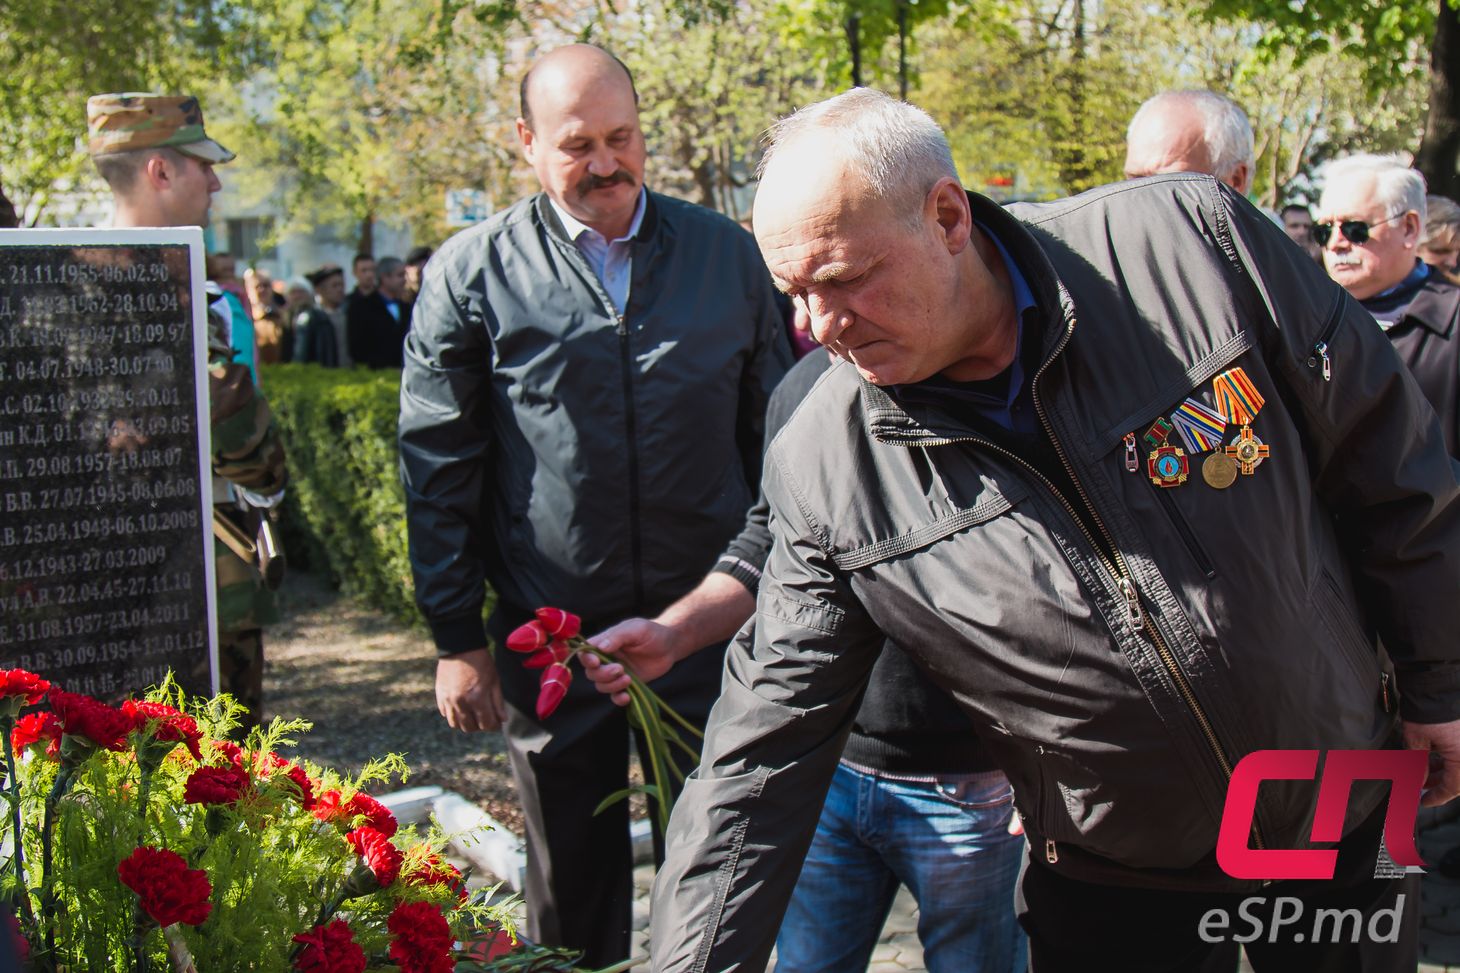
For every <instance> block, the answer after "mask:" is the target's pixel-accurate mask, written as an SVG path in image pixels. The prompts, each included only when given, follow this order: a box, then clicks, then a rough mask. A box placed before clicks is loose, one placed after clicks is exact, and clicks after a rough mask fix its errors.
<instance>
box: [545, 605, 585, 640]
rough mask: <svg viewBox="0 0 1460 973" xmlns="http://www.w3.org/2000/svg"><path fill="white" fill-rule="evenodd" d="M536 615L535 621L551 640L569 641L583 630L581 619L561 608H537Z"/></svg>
mask: <svg viewBox="0 0 1460 973" xmlns="http://www.w3.org/2000/svg"><path fill="white" fill-rule="evenodd" d="M536 614H537V620H538V621H539V622H541V623H542V627H543V628H545V629H547V632H548V634H549V635H551V636H552V637H553V638H557V639H570V638H572V637H573V636H575V635H577V634H578V632H579V630H580V629H582V628H583V620H582V619H581V618H579V617H578V616H577V615H574V614H571V613H570V612H565V611H563V610H562V609H561V608H539V609H538V610H537V613H536Z"/></svg>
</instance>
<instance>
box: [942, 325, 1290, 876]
mask: <svg viewBox="0 0 1460 973" xmlns="http://www.w3.org/2000/svg"><path fill="white" fill-rule="evenodd" d="M1066 338H1067V339H1068V333H1067V334H1066ZM1063 348H1064V342H1061V343H1060V345H1059V347H1058V348H1056V349H1055V354H1054V355H1051V356H1050V361H1053V360H1054V357H1055V355H1058V354H1059V352H1060V350H1061V349H1063ZM1048 364H1049V363H1048V362H1046V363H1045V365H1046V366H1047V365H1048ZM1043 372H1044V369H1043V368H1041V369H1040V370H1039V372H1037V373H1036V374H1035V376H1034V379H1035V381H1038V380H1039V376H1040V374H1043ZM1034 405H1035V409H1036V411H1038V412H1039V416H1040V420H1041V421H1042V422H1044V423H1045V429H1046V431H1047V432H1048V433H1049V437H1050V441H1051V442H1052V443H1054V446H1055V451H1056V452H1057V453H1058V454H1059V457H1060V462H1061V463H1063V464H1064V467H1065V472H1066V473H1068V474H1069V476H1070V482H1071V483H1073V484H1074V485H1075V489H1076V490H1079V491H1080V496H1081V498H1082V499H1083V500H1084V501H1085V505H1086V506H1087V507H1090V499H1089V497H1088V496H1086V494H1085V490H1084V488H1083V487H1082V486H1080V481H1079V480H1077V479H1075V473H1074V470H1072V469H1071V468H1070V463H1069V460H1068V459H1066V457H1065V454H1064V450H1063V449H1061V448H1060V446H1059V442H1058V441H1057V440H1056V439H1055V438H1054V431H1053V430H1052V429H1050V428H1049V423H1048V419H1046V418H1045V415H1044V410H1043V408H1042V407H1041V406H1040V403H1039V397H1038V396H1037V395H1036V396H1035V397H1034ZM954 443H975V444H977V445H979V446H982V447H984V448H986V449H990V450H992V451H994V452H996V453H999V454H1000V455H1002V456H1006V457H1008V458H1009V459H1011V460H1013V461H1014V462H1016V463H1018V464H1019V465H1020V466H1023V467H1024V468H1025V469H1027V470H1028V471H1029V472H1030V473H1032V474H1034V476H1035V477H1036V478H1037V479H1038V480H1039V481H1040V482H1041V483H1043V484H1044V485H1045V486H1046V487H1048V488H1049V492H1050V493H1052V494H1054V497H1055V499H1056V500H1058V501H1059V502H1060V504H1061V506H1063V507H1064V508H1065V511H1066V512H1067V513H1069V515H1070V519H1071V520H1073V521H1074V522H1075V526H1077V527H1079V528H1080V533H1082V534H1084V535H1085V540H1086V541H1088V542H1089V544H1090V548H1091V549H1092V550H1093V551H1094V552H1095V556H1096V557H1098V558H1099V559H1100V562H1101V563H1102V564H1104V565H1105V568H1106V570H1107V571H1109V572H1110V575H1111V577H1113V578H1114V579H1115V585H1116V588H1117V589H1118V590H1119V591H1120V594H1121V598H1122V599H1123V600H1124V603H1125V620H1126V623H1127V624H1128V625H1130V627H1131V629H1132V630H1133V631H1136V632H1146V633H1147V634H1148V635H1149V637H1150V640H1151V642H1152V643H1153V644H1154V645H1155V648H1156V652H1157V654H1158V655H1159V656H1160V658H1161V662H1162V664H1163V665H1164V666H1165V667H1166V670H1167V671H1168V672H1169V673H1170V674H1171V678H1172V680H1173V681H1174V682H1175V683H1176V688H1177V690H1178V691H1179V692H1180V693H1181V697H1182V699H1183V700H1185V702H1186V705H1187V706H1188V707H1189V708H1190V709H1191V711H1192V714H1193V715H1194V716H1195V717H1196V720H1197V723H1198V724H1199V725H1200V726H1201V730H1202V735H1203V736H1204V737H1205V738H1206V741H1207V745H1208V746H1209V747H1210V748H1211V751H1212V754H1213V755H1214V756H1215V757H1216V758H1217V763H1218V764H1219V765H1220V766H1221V768H1222V774H1223V775H1224V776H1225V777H1226V778H1227V779H1228V780H1229V781H1230V780H1231V779H1232V763H1231V761H1229V760H1228V759H1227V755H1226V753H1225V752H1224V751H1223V750H1222V745H1221V743H1220V742H1219V741H1218V740H1217V733H1216V730H1214V729H1213V728H1212V724H1211V720H1210V719H1208V718H1207V715H1206V712H1205V711H1204V710H1203V709H1202V708H1201V704H1200V703H1199V702H1197V699H1196V693H1195V692H1193V690H1192V688H1191V684H1190V683H1189V682H1187V679H1186V674H1185V673H1183V672H1182V671H1181V669H1180V668H1179V667H1178V666H1177V664H1176V657H1175V656H1174V655H1173V654H1172V653H1171V649H1170V648H1169V647H1168V646H1167V645H1166V640H1165V639H1164V638H1162V636H1161V633H1160V632H1159V631H1157V630H1156V627H1155V625H1147V624H1146V615H1145V611H1144V610H1143V609H1142V608H1141V599H1140V594H1139V593H1138V592H1137V591H1136V586H1135V583H1134V582H1133V581H1132V580H1131V578H1130V575H1129V572H1128V570H1126V568H1125V559H1124V558H1123V557H1121V554H1120V551H1119V549H1118V548H1116V546H1115V541H1114V538H1112V537H1111V536H1110V532H1109V531H1108V530H1107V529H1106V528H1105V524H1104V522H1103V521H1101V520H1100V517H1099V515H1098V514H1096V513H1095V511H1094V508H1093V507H1090V512H1091V515H1092V517H1093V519H1094V521H1095V523H1096V524H1098V525H1099V527H1100V530H1101V532H1102V534H1104V536H1105V538H1106V540H1107V541H1108V542H1109V543H1110V550H1111V552H1112V553H1113V554H1114V556H1115V558H1116V561H1112V560H1111V559H1110V558H1107V557H1106V556H1105V553H1104V551H1103V550H1102V549H1101V547H1100V543H1099V542H1098V541H1097V540H1096V539H1095V537H1094V536H1093V535H1092V534H1091V533H1090V530H1089V528H1087V527H1086V526H1085V522H1084V521H1083V520H1081V519H1080V515H1079V514H1078V513H1076V512H1075V508H1074V505H1072V504H1071V503H1070V501H1069V500H1068V499H1066V497H1065V495H1064V494H1063V493H1061V492H1060V491H1059V488H1058V487H1056V486H1055V485H1054V483H1053V482H1052V481H1051V480H1050V479H1049V477H1047V476H1045V475H1044V474H1043V473H1041V472H1040V471H1039V469H1038V468H1037V467H1035V466H1034V465H1032V464H1031V463H1029V462H1028V461H1027V460H1025V459H1024V458H1023V457H1021V456H1017V455H1015V454H1014V453H1011V452H1009V451H1008V450H1007V449H1005V448H1003V447H1002V446H999V445H997V444H996V443H992V442H990V441H988V440H987V439H980V438H979V437H977V436H958V437H954V438H947V437H945V438H943V439H935V440H931V441H929V442H928V443H927V444H926V445H929V446H938V445H952V444H954ZM1117 565H1119V566H1117ZM1252 837H1253V840H1254V841H1255V842H1256V843H1257V847H1259V848H1261V847H1264V844H1263V842H1262V837H1261V834H1260V833H1259V832H1258V830H1257V822H1256V821H1254V822H1253V824H1252ZM1044 856H1045V860H1046V861H1048V862H1049V863H1050V864H1051V865H1053V864H1055V863H1056V862H1057V861H1059V849H1058V847H1057V846H1056V844H1055V842H1054V841H1053V840H1052V839H1046V841H1045V846H1044Z"/></svg>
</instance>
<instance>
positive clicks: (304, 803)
mask: <svg viewBox="0 0 1460 973" xmlns="http://www.w3.org/2000/svg"><path fill="white" fill-rule="evenodd" d="M284 776H286V777H288V778H289V779H290V780H291V781H293V782H294V786H295V787H297V788H299V806H300V807H302V808H304V810H306V811H312V810H314V788H315V786H316V785H317V784H318V783H319V782H318V781H316V780H315V779H314V778H313V777H310V776H309V775H308V774H306V773H305V772H304V768H303V767H299V766H296V765H294V764H290V765H289V769H288V770H287V771H285V773H284Z"/></svg>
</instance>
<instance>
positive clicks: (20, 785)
mask: <svg viewBox="0 0 1460 973" xmlns="http://www.w3.org/2000/svg"><path fill="white" fill-rule="evenodd" d="M43 706H44V708H42V707H43ZM241 712H242V708H241V707H240V706H238V704H237V703H235V702H233V701H232V700H231V699H230V698H229V697H227V696H219V697H218V698H216V699H212V700H206V701H198V700H192V701H189V700H187V699H186V698H185V697H184V696H183V694H182V693H181V692H180V691H179V690H178V689H177V688H176V687H175V686H174V685H173V684H172V682H171V679H170V678H169V680H168V681H167V682H165V683H164V684H163V686H162V687H161V688H159V689H156V690H153V691H152V692H151V693H149V694H148V695H147V696H146V698H144V699H142V700H127V701H126V702H124V703H123V704H122V705H121V706H120V707H113V706H109V705H106V704H104V703H102V702H100V701H98V700H95V699H92V698H90V697H87V696H82V695H78V694H75V693H68V692H65V691H63V690H61V689H59V688H58V687H56V686H54V685H52V684H50V683H49V682H47V681H46V680H44V679H41V678H39V677H38V676H35V675H34V674H32V673H28V672H25V671H23V670H19V669H13V670H9V671H0V731H3V732H4V734H5V741H8V743H9V746H5V748H4V749H5V761H6V763H5V766H6V771H7V774H6V779H7V783H6V787H5V792H4V797H5V803H6V805H7V806H8V811H9V813H8V814H7V815H5V818H6V820H5V826H4V827H3V829H0V834H3V835H4V837H5V840H6V841H7V842H8V844H9V850H10V858H9V861H8V862H6V863H4V866H3V870H0V900H3V901H8V903H9V904H10V906H11V908H12V910H13V911H14V913H15V914H16V916H17V918H18V920H19V922H18V928H15V929H12V930H10V935H11V936H12V937H14V943H13V945H14V947H15V949H16V950H17V951H19V952H20V953H21V955H22V957H24V958H25V959H26V962H28V963H29V965H30V966H31V968H34V969H39V970H43V971H51V973H55V971H60V970H87V971H93V973H101V971H114V973H122V971H148V970H159V971H162V970H172V971H175V973H214V971H223V970H270V971H287V970H298V971H306V973H362V971H364V970H365V968H366V967H367V966H371V967H376V968H385V967H386V966H387V965H388V964H389V965H390V966H391V968H394V969H399V970H401V971H404V973H446V971H450V970H460V971H462V973H467V971H485V970H526V969H534V970H562V971H567V970H571V969H572V963H571V960H572V959H573V957H572V956H571V955H565V954H562V953H561V951H554V950H543V949H541V948H532V949H527V948H524V947H522V946H521V945H520V944H516V942H515V939H514V938H513V936H512V933H511V910H512V907H513V906H514V903H513V902H511V901H508V902H504V903H500V904H496V905H487V904H486V902H485V898H486V897H485V896H479V897H475V898H468V896H467V892H466V886H465V883H464V881H463V878H462V876H461V874H460V873H459V872H458V871H457V870H456V869H455V868H454V867H452V866H451V865H450V864H448V863H447V862H445V861H444V860H443V859H442V857H441V856H442V851H443V849H444V847H445V845H446V843H447V836H446V835H444V834H442V833H441V832H440V831H439V829H437V828H436V827H435V826H434V825H433V826H432V827H431V828H430V829H429V830H428V831H427V832H426V833H424V834H417V833H414V832H410V831H408V830H407V829H401V828H398V827H397V822H396V820H395V817H394V816H393V815H392V814H391V812H390V811H389V810H388V809H387V808H386V807H385V806H384V805H382V804H381V803H380V802H379V801H377V800H375V799H374V798H373V797H371V796H370V795H369V794H368V793H366V792H365V790H364V789H363V788H364V787H365V786H366V785H367V784H370V783H373V782H382V781H386V780H388V779H390V778H392V777H397V776H398V777H399V778H400V779H402V780H404V779H405V777H406V775H407V768H406V766H405V762H404V761H403V760H402V759H401V757H399V756H398V755H392V756H388V757H385V758H383V759H379V760H374V761H371V762H370V763H369V764H368V765H366V767H365V768H364V770H363V771H362V772H361V773H360V774H359V775H358V776H354V777H346V776H342V775H340V774H337V773H335V772H333V771H329V770H324V771H322V770H320V769H319V768H317V767H315V766H312V765H310V764H307V763H304V762H302V761H293V760H289V759H287V758H285V757H282V756H280V755H279V754H278V753H277V752H276V751H277V749H278V748H280V747H283V746H286V745H291V744H293V743H294V740H293V739H291V736H292V735H294V734H297V733H300V732H302V731H305V730H307V729H309V724H308V723H305V722H303V721H298V720H295V721H284V720H278V719H276V720H274V721H273V723H272V724H271V725H269V726H268V727H264V728H259V729H255V730H253V731H252V732H251V733H250V734H249V736H248V738H247V739H246V741H245V742H244V745H243V746H239V745H237V744H235V743H232V742H230V741H228V740H227V739H226V735H227V733H228V732H229V731H230V730H234V729H236V728H237V726H238V717H239V715H240V713H241ZM5 934H6V933H5V931H4V930H3V928H0V936H3V935H5ZM504 937H505V941H499V940H503V939H504Z"/></svg>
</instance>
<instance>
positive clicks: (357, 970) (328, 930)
mask: <svg viewBox="0 0 1460 973" xmlns="http://www.w3.org/2000/svg"><path fill="white" fill-rule="evenodd" d="M294 941H295V942H296V943H303V944H304V948H303V949H302V950H300V951H299V955H298V956H296V957H294V968H295V969H296V970H300V971H302V973H364V971H365V950H363V949H361V948H360V947H359V945H358V944H357V943H356V942H355V934H354V933H353V932H351V931H350V924H349V923H347V922H345V920H343V919H336V920H335V921H334V922H332V923H330V924H329V925H328V926H315V927H314V928H313V929H311V930H310V931H309V932H301V933H299V934H298V935H297V936H295V937H294Z"/></svg>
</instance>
